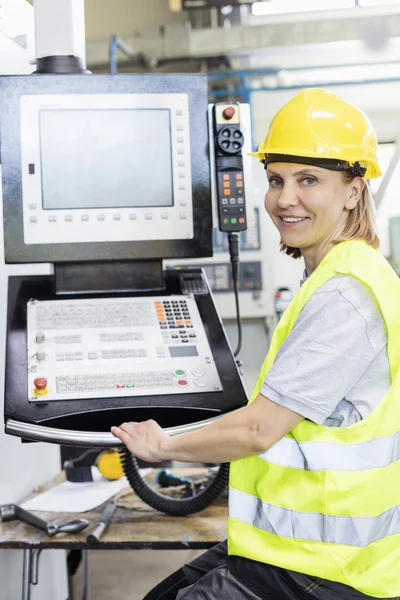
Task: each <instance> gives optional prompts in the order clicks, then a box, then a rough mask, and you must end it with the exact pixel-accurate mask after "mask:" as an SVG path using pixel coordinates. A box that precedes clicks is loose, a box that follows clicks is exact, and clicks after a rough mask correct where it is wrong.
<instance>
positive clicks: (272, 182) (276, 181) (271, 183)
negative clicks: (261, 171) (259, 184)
mask: <svg viewBox="0 0 400 600" xmlns="http://www.w3.org/2000/svg"><path fill="white" fill-rule="evenodd" d="M268 181H269V186H270V187H280V186H281V185H282V179H278V178H277V177H271V179H269V180H268Z"/></svg>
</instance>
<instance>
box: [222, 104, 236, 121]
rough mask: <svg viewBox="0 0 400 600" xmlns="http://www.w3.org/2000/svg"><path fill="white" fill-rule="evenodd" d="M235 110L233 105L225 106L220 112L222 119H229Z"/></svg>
mask: <svg viewBox="0 0 400 600" xmlns="http://www.w3.org/2000/svg"><path fill="white" fill-rule="evenodd" d="M235 113H236V110H235V108H234V107H233V106H227V107H226V108H225V109H224V111H223V112H222V116H223V117H224V119H226V120H227V121H229V120H230V119H232V117H234V116H235Z"/></svg>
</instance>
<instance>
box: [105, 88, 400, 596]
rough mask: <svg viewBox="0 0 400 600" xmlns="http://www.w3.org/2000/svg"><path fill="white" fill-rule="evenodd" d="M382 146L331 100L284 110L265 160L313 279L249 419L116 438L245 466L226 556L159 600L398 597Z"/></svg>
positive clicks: (393, 320)
mask: <svg viewBox="0 0 400 600" xmlns="http://www.w3.org/2000/svg"><path fill="white" fill-rule="evenodd" d="M376 148H377V140H376V136H375V133H374V130H373V128H372V126H371V124H370V122H369V121H368V119H367V117H366V116H365V115H364V114H363V113H362V112H361V111H359V110H358V109H357V108H356V107H354V106H352V105H351V104H349V103H347V102H345V101H344V100H343V99H342V98H339V97H338V96H335V95H333V94H330V93H328V92H326V91H324V90H320V89H310V90H305V91H302V92H301V93H300V94H298V96H296V97H295V98H294V99H292V100H291V101H290V102H289V103H288V104H287V105H286V106H284V107H283V108H282V109H281V110H280V111H279V112H278V113H277V115H276V116H275V118H274V119H273V121H272V123H271V126H270V129H269V132H268V134H267V137H266V139H265V141H264V142H263V143H262V144H261V146H260V148H259V151H258V153H256V155H257V156H258V157H259V158H260V160H261V162H263V164H264V167H265V169H266V175H267V178H268V182H269V187H268V191H267V193H266V197H265V206H266V210H267V212H268V214H269V216H270V217H271V219H272V220H273V222H274V224H275V225H276V227H277V228H278V230H279V233H280V235H281V243H282V249H283V251H285V252H286V253H287V254H289V255H291V256H293V257H294V258H298V257H300V256H302V257H303V258H304V262H305V268H306V270H305V276H304V282H303V284H302V286H301V288H300V291H299V292H298V294H297V295H296V297H295V298H294V300H293V302H292V303H291V305H290V306H289V308H288V309H287V310H286V312H285V314H284V315H283V317H282V319H281V321H280V323H279V326H278V327H277V329H276V330H275V333H274V337H273V339H272V342H271V347H270V350H269V353H268V356H267V358H266V360H265V363H264V365H263V367H262V369H261V372H260V375H259V377H258V380H257V383H256V386H255V389H254V391H253V394H252V396H251V398H250V401H249V404H248V406H247V407H246V408H243V409H241V410H239V411H236V412H234V413H231V414H229V415H226V416H224V417H222V418H221V419H219V420H218V421H217V422H216V423H214V424H212V425H210V426H208V427H207V428H205V429H203V430H201V431H197V432H195V433H190V434H186V435H182V436H177V437H173V438H170V437H168V436H167V435H165V434H164V433H163V431H162V430H161V429H160V427H159V426H158V425H157V424H156V423H155V422H154V421H148V422H146V423H140V424H139V423H124V424H122V425H121V426H120V427H113V428H112V432H113V434H114V435H115V436H116V437H118V438H119V439H120V440H121V441H122V442H123V443H124V444H125V445H126V446H127V447H128V448H129V450H130V451H131V452H132V453H133V454H135V455H136V456H138V457H139V458H141V459H143V460H146V461H150V462H154V461H161V460H165V459H172V460H178V461H188V462H195V461H199V462H204V463H212V462H215V463H217V462H218V463H220V462H228V461H233V462H232V465H231V477H230V490H229V524H228V548H227V550H226V546H225V545H224V544H220V545H218V546H216V547H215V548H213V549H211V550H210V551H209V552H207V553H206V554H205V555H204V556H202V557H200V558H199V559H197V560H196V561H194V563H191V564H190V565H186V566H185V567H184V568H183V569H181V570H180V571H179V572H177V573H175V574H174V575H172V576H171V577H169V578H168V579H167V580H166V581H165V582H164V583H163V584H160V585H159V586H158V587H157V588H155V590H153V592H150V594H149V596H148V598H149V599H150V598H152V599H155V598H159V599H163V600H167V599H169V598H175V597H177V598H185V600H186V599H187V600H197V599H200V598H201V599H202V600H206V599H214V598H215V599H216V598H229V599H232V600H236V599H237V600H239V599H243V600H247V599H249V600H250V599H253V600H255V599H256V598H264V599H268V600H269V599H274V600H275V599H276V600H281V599H282V600H289V599H290V600H294V599H302V598H308V597H310V596H313V597H315V598H320V599H321V600H322V599H324V600H325V599H326V600H333V599H339V598H346V599H348V598H352V599H361V598H371V597H372V598H391V597H396V596H400V379H399V370H400V369H399V365H400V282H399V280H398V278H397V276H396V275H395V273H394V272H393V270H392V269H391V267H390V266H389V265H388V263H387V262H386V260H385V259H384V258H383V256H382V255H381V254H380V253H379V252H378V250H377V248H378V247H379V240H378V237H377V235H376V230H375V210H374V205H373V201H372V199H371V196H370V192H369V188H368V186H367V184H366V179H371V178H373V177H378V176H379V175H380V174H381V171H380V169H379V165H378V162H377V158H376ZM189 586H190V587H189ZM179 589H180V590H181V591H179V592H178V590H179Z"/></svg>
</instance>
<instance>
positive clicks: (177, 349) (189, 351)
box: [168, 346, 198, 358]
mask: <svg viewBox="0 0 400 600" xmlns="http://www.w3.org/2000/svg"><path fill="white" fill-rule="evenodd" d="M168 348H169V352H170V354H171V357H172V358H178V357H181V356H198V352H197V348H196V346H168Z"/></svg>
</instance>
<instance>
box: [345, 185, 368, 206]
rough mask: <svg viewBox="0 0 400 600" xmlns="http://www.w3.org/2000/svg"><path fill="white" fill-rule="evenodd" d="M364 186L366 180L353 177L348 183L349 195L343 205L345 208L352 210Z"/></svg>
mask: <svg viewBox="0 0 400 600" xmlns="http://www.w3.org/2000/svg"><path fill="white" fill-rule="evenodd" d="M365 186H366V181H365V179H363V178H362V177H355V178H354V179H353V181H352V182H351V183H350V185H349V192H350V193H349V196H348V198H347V201H346V203H345V205H344V207H345V208H346V209H347V210H353V208H355V207H356V206H357V204H358V202H359V200H360V198H361V195H362V193H363V190H364V188H365Z"/></svg>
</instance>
